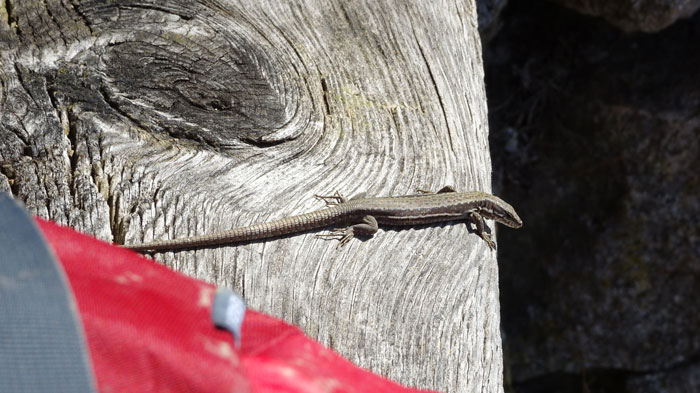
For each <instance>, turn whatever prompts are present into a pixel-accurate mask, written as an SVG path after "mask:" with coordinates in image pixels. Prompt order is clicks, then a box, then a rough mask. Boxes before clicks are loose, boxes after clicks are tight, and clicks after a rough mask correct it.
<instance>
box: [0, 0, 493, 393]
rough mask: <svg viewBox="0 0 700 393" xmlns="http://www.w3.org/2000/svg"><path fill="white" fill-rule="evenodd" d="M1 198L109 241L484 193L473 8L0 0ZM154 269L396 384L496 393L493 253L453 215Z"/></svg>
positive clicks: (483, 123)
mask: <svg viewBox="0 0 700 393" xmlns="http://www.w3.org/2000/svg"><path fill="white" fill-rule="evenodd" d="M0 6H1V8H0V51H1V56H0V138H1V139H0V140H1V141H2V144H1V145H0V190H9V191H11V192H12V194H13V195H14V196H15V197H16V198H18V199H20V200H22V201H24V202H25V203H26V205H27V206H28V208H29V209H30V210H31V211H32V212H33V213H35V214H38V215H39V216H41V217H45V218H49V219H52V220H55V221H57V222H59V223H61V224H64V225H69V226H71V227H74V228H76V229H78V230H80V231H83V232H87V233H91V234H94V235H95V236H97V237H99V238H101V239H104V240H106V241H114V242H118V243H123V242H128V243H134V242H140V241H142V240H150V239H154V238H158V239H160V238H171V237H183V236H189V235H193V234H201V233H207V232H211V231H218V230H224V229H228V228H230V227H232V226H237V225H248V224H251V223H254V222H257V221H261V220H268V219H273V218H278V217H282V216H285V215H289V214H296V213H301V212H305V211H309V210H311V209H316V208H319V207H322V204H321V203H320V202H319V201H316V200H314V198H313V194H315V193H329V192H333V191H335V190H339V191H341V192H342V193H344V194H346V195H353V194H355V193H358V192H362V191H366V192H367V193H368V194H369V195H376V196H388V195H400V194H410V193H414V192H415V190H416V189H433V190H437V189H439V188H441V187H442V186H444V185H446V184H451V185H454V186H455V187H456V188H457V189H458V190H482V191H487V192H488V191H490V174H491V163H490V157H489V152H488V138H487V136H488V135H487V134H488V124H487V118H486V99H485V94H484V84H483V65H482V60H481V47H480V42H479V36H478V32H477V21H476V11H475V6H474V4H473V2H472V1H443V2H405V1H398V0H397V1H388V0H387V1H373V2H361V1H350V2H346V1H340V0H338V1H306V2H301V1H282V2H280V1H276V0H275V1H260V0H254V1H253V0H251V1H240V2H228V1H205V0H201V1H191V0H187V1H185V0H182V1H175V0H170V1H153V2H150V1H115V2H105V1H58V0H46V1H38V0H37V1H35V0H22V1H17V0H4V1H0ZM335 246H336V244H335V243H334V242H331V241H324V240H321V239H317V238H315V237H314V236H313V233H307V234H300V235H298V236H290V237H287V238H283V239H278V240H273V241H268V242H259V243H251V244H246V245H242V246H238V247H222V248H216V249H207V250H197V251H186V252H179V253H164V254H158V255H156V259H157V260H158V261H161V262H162V263H165V264H167V265H168V266H171V267H173V268H175V269H177V270H179V271H182V272H184V273H186V274H188V275H191V276H194V277H199V278H202V279H204V280H207V281H209V282H212V283H215V284H217V285H221V286H226V287H230V288H233V289H234V290H236V291H238V292H239V293H241V294H242V295H243V296H244V297H245V299H246V300H247V302H248V304H249V305H250V307H252V308H255V309H258V310H261V311H264V312H267V313H270V314H272V315H275V316H278V317H280V318H284V319H285V320H287V321H289V322H291V323H294V324H297V325H299V326H300V327H301V328H303V329H304V331H305V332H306V333H308V334H309V335H310V336H311V337H314V338H316V339H318V340H320V341H321V342H323V343H325V344H327V345H329V346H330V347H332V348H333V349H335V350H337V351H338V352H340V353H341V354H342V355H344V356H346V357H348V358H349V359H350V360H352V361H353V362H356V363H357V364H359V365H361V366H363V367H366V368H369V369H371V370H372V371H375V372H377V373H380V374H382V375H385V376H387V377H389V378H392V379H394V380H396V381H399V382H401V383H403V384H407V385H411V386H419V387H422V388H431V389H437V390H441V391H448V392H501V391H502V390H503V388H502V354H501V338H500V332H499V324H500V319H499V303H498V272H497V265H496V259H495V257H496V254H495V253H493V252H490V251H489V249H488V247H487V246H486V244H485V243H484V242H483V241H481V240H480V239H479V238H477V237H476V236H475V235H472V234H468V232H467V228H466V226H465V225H463V224H456V225H445V226H436V227H428V228H416V229H407V230H400V231H396V230H388V231H380V232H379V233H378V234H377V235H376V236H375V237H374V238H373V239H371V240H368V241H365V242H362V241H359V240H354V241H352V242H351V243H350V244H349V245H348V246H346V247H345V248H343V249H342V250H336V249H335Z"/></svg>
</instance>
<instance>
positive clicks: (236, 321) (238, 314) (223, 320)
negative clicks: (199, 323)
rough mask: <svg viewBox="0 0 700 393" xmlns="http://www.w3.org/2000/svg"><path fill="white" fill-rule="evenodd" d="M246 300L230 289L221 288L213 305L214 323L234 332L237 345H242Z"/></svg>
mask: <svg viewBox="0 0 700 393" xmlns="http://www.w3.org/2000/svg"><path fill="white" fill-rule="evenodd" d="M245 310H246V307H245V302H244V301H243V299H241V297H240V296H238V295H236V294H235V293H234V292H233V291H231V290H230V289H225V288H219V289H217V291H216V295H215V296H214V304H213V305H212V307H211V318H212V320H213V321H214V325H215V326H216V327H218V328H221V329H226V330H228V331H229V332H231V334H233V339H234V340H235V342H236V345H237V346H240V345H241V326H243V318H244V317H245Z"/></svg>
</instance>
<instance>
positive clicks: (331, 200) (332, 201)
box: [314, 191, 347, 206]
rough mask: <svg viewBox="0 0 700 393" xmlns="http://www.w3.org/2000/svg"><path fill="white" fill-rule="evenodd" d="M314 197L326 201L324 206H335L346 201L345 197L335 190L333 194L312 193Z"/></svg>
mask: <svg viewBox="0 0 700 393" xmlns="http://www.w3.org/2000/svg"><path fill="white" fill-rule="evenodd" d="M314 197H315V198H316V199H320V200H322V201H323V202H325V203H326V206H336V205H340V204H341V203H345V202H347V199H346V198H345V197H344V196H342V195H340V192H338V191H336V192H335V194H334V195H318V194H316V195H314Z"/></svg>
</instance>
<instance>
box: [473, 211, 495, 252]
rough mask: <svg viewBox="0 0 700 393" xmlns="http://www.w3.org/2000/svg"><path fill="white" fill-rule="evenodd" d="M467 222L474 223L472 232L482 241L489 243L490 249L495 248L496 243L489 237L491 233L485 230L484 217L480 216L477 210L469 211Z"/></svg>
mask: <svg viewBox="0 0 700 393" xmlns="http://www.w3.org/2000/svg"><path fill="white" fill-rule="evenodd" d="M469 222H471V223H472V224H474V227H475V229H474V232H475V233H476V234H477V235H478V236H479V237H480V238H482V239H484V241H485V242H486V244H488V245H489V248H491V249H492V250H495V249H496V243H494V242H493V240H492V239H491V235H490V234H489V233H487V232H486V222H485V221H484V217H482V216H481V214H479V213H478V212H475V211H473V212H470V213H469Z"/></svg>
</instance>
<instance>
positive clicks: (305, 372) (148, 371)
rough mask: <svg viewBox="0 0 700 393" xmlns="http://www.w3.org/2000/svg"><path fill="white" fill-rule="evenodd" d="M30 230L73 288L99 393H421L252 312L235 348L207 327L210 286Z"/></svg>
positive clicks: (137, 258) (90, 241)
mask: <svg viewBox="0 0 700 393" xmlns="http://www.w3.org/2000/svg"><path fill="white" fill-rule="evenodd" d="M37 221H38V224H39V226H40V228H41V230H42V231H43V233H44V236H45V237H46V239H47V241H48V243H49V245H50V246H51V247H52V248H53V250H54V253H55V254H56V256H57V258H58V259H59V260H60V262H61V264H62V265H63V268H64V270H65V271H66V274H67V276H68V280H69V281H70V284H71V287H72V288H73V292H74V296H75V298H76V301H77V304H78V308H79V310H80V315H81V318H82V321H83V325H84V329H85V335H86V338H87V342H88V347H89V350H90V355H91V360H92V365H93V369H94V371H95V375H96V378H97V384H98V388H99V390H100V392H102V393H111V392H159V393H165V392H168V393H170V392H173V393H174V392H207V393H210V392H211V393H213V392H255V393H273V392H299V393H302V392H306V393H312V392H313V393H315V392H338V393H340V392H347V393H353V392H378V393H382V392H385V393H409V392H419V390H415V389H409V388H405V387H402V386H400V385H397V384H395V383H394V382H391V381H389V380H387V379H385V378H382V377H380V376H377V375H375V374H372V373H370V372H368V371H366V370H363V369H360V368H358V367H357V366H354V365H353V364H351V363H350V362H348V361H347V360H345V359H343V358H342V357H340V356H339V355H337V354H336V353H334V352H333V351H331V350H329V349H327V348H325V347H323V346H322V345H321V344H319V343H317V342H315V341H313V340H311V339H309V338H308V337H306V336H304V334H303V333H302V332H301V330H300V329H298V328H296V327H294V326H291V325H289V324H287V323H285V322H283V321H281V320H279V319H276V318H272V317H270V316H267V315H265V314H262V313H258V312H255V311H252V310H248V312H247V313H246V316H245V319H244V322H243V330H242V338H241V347H240V348H236V347H235V345H234V343H233V337H232V335H231V334H230V333H228V332H226V331H223V330H219V329H216V328H214V326H213V324H212V321H211V314H210V312H211V309H210V308H211V303H212V301H213V295H214V293H215V288H214V287H213V286H212V285H209V284H207V283H205V282H202V281H198V280H195V279H192V278H189V277H186V276H184V275H182V274H180V273H177V272H174V271H172V270H170V269H168V268H166V267H164V266H162V265H159V264H157V263H154V262H153V261H151V260H149V259H146V258H144V257H142V256H141V255H139V254H136V253H134V252H131V251H128V250H124V249H121V248H119V247H114V246H112V245H110V244H107V243H104V242H101V241H99V240H96V239H94V238H91V237H88V236H85V235H81V234H79V233H77V232H75V231H73V230H71V229H69V228H64V227H60V226H58V225H56V224H53V223H51V222H47V221H43V220H40V219H37Z"/></svg>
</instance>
